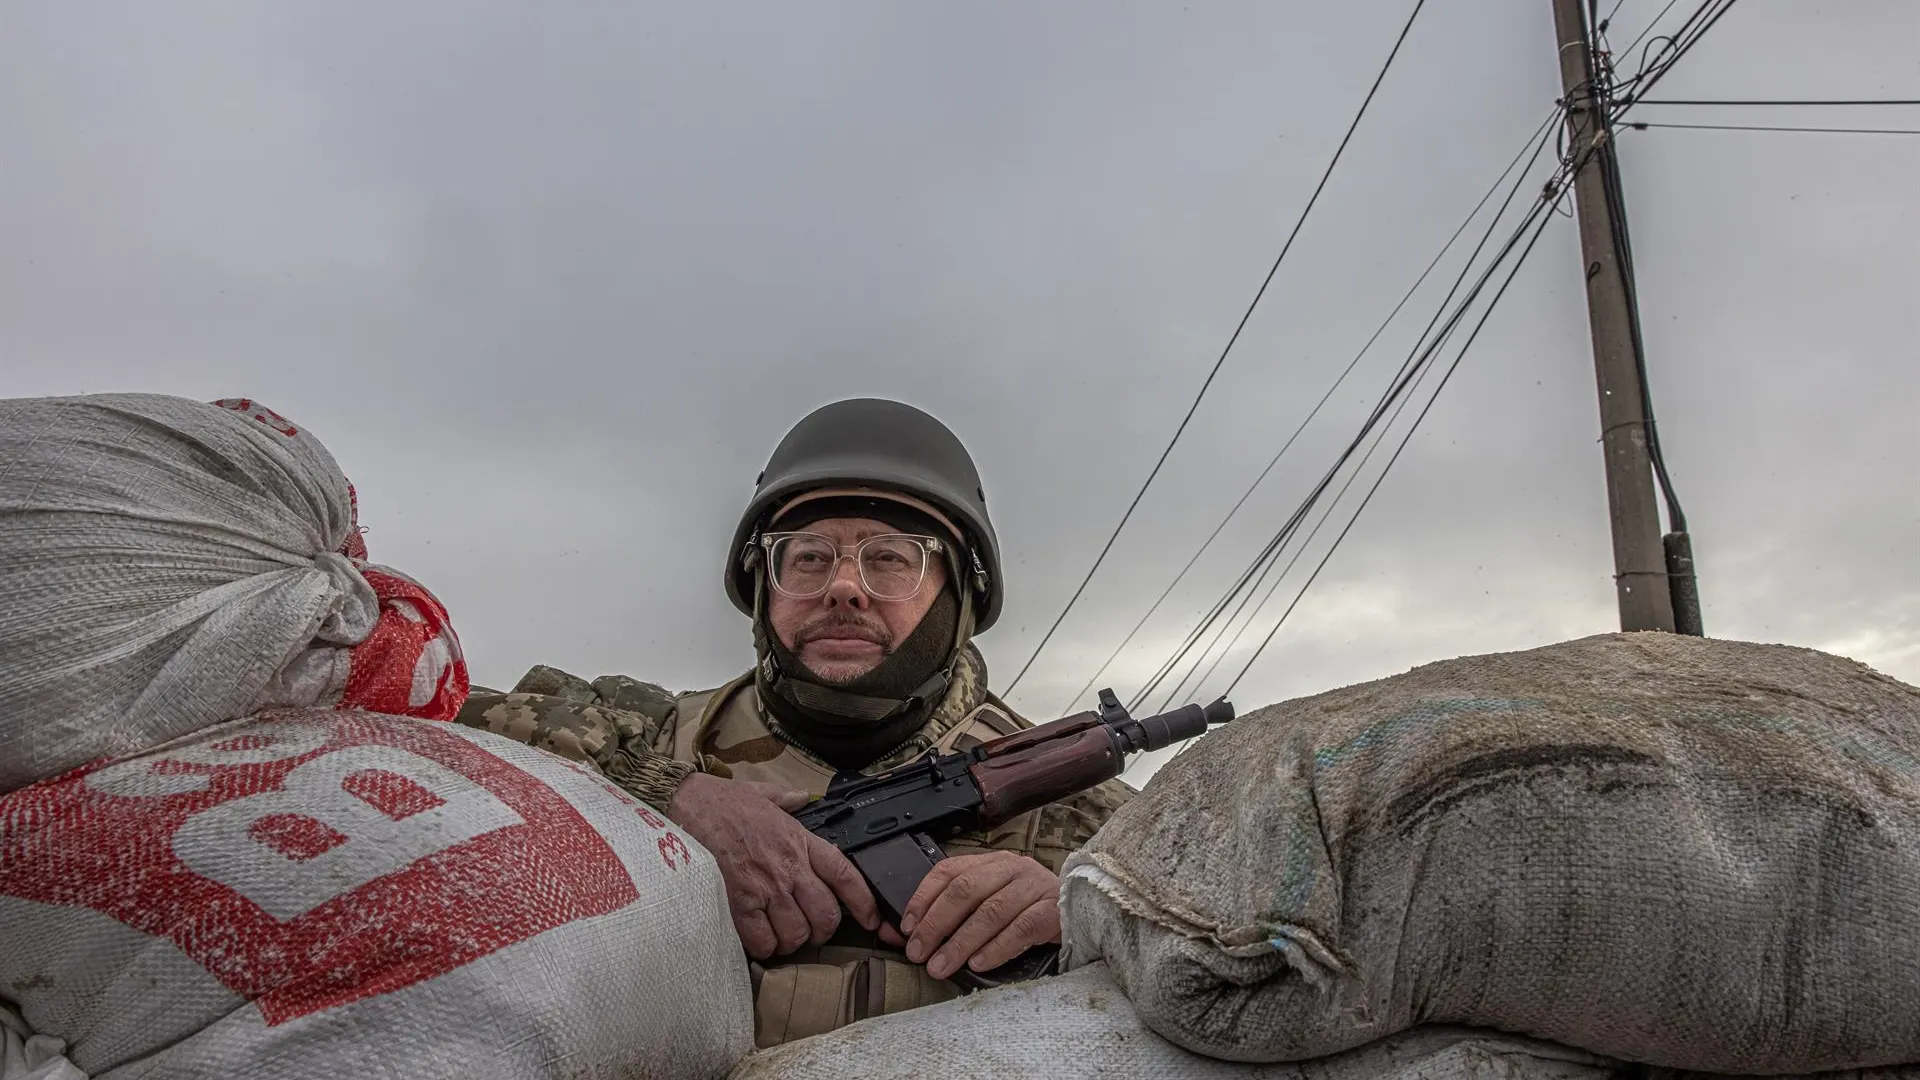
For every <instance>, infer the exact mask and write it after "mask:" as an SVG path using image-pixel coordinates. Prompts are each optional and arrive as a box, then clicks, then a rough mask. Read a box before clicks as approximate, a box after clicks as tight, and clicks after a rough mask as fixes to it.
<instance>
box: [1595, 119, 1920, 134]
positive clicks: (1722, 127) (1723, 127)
mask: <svg viewBox="0 0 1920 1080" xmlns="http://www.w3.org/2000/svg"><path fill="white" fill-rule="evenodd" d="M1626 126H1628V127H1630V128H1632V129H1633V130H1635V131H1645V130H1647V129H1648V128H1677V129H1685V130H1689V131H1791V132H1804V133H1809V134H1822V135H1920V128H1830V127H1784V126H1780V125H1777V124H1655V123H1649V122H1646V121H1640V120H1629V121H1627V125H1626Z"/></svg>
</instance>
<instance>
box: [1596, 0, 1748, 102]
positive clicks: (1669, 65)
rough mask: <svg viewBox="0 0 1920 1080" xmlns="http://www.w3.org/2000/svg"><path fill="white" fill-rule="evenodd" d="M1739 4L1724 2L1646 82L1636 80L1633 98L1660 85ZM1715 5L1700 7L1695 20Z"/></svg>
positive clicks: (1724, 0) (1689, 20) (1733, 0)
mask: <svg viewBox="0 0 1920 1080" xmlns="http://www.w3.org/2000/svg"><path fill="white" fill-rule="evenodd" d="M1738 2H1739V0H1722V2H1721V3H1720V7H1719V8H1718V10H1715V11H1714V12H1713V13H1712V15H1711V16H1708V17H1707V18H1706V19H1705V21H1704V22H1702V23H1701V24H1700V26H1699V27H1698V28H1697V29H1695V30H1694V31H1693V33H1692V36H1691V37H1688V38H1686V40H1685V41H1682V42H1680V43H1679V44H1678V45H1676V46H1675V48H1674V52H1673V55H1672V56H1671V57H1669V58H1668V59H1667V60H1666V61H1665V62H1664V63H1662V64H1661V65H1660V66H1659V67H1658V68H1657V69H1655V70H1654V71H1652V72H1650V73H1648V74H1647V76H1646V78H1645V81H1644V82H1640V81H1638V80H1637V79H1636V85H1634V86H1633V87H1632V90H1633V96H1634V97H1639V96H1640V95H1642V94H1645V93H1646V92H1647V91H1649V90H1652V89H1653V88H1654V87H1655V86H1656V85H1658V84H1659V82H1660V80H1661V79H1664V78H1666V77H1667V73H1668V72H1670V71H1672V70H1673V66H1674V65H1675V64H1677V63H1679V62H1680V61H1681V60H1682V59H1684V58H1685V57H1686V55H1687V54H1688V53H1689V52H1692V51H1693V47H1694V46H1695V45H1698V44H1699V43H1700V39H1701V38H1703V37H1706V36H1707V32H1708V31H1710V30H1712V29H1713V27H1714V25H1715V24H1716V23H1718V22H1719V21H1720V20H1721V19H1723V18H1725V17H1726V14H1727V12H1729V11H1732V10H1733V5H1734V4H1736V3H1738ZM1713 4H1714V0H1708V2H1707V3H1704V4H1702V5H1700V10H1699V11H1696V12H1695V13H1694V18H1699V17H1700V16H1701V15H1702V14H1703V13H1704V12H1706V11H1707V10H1708V9H1709V8H1712V7H1713ZM1693 21H1694V19H1693V18H1689V19H1688V20H1687V23H1686V24H1685V25H1683V26H1682V27H1681V33H1683V34H1684V33H1686V27H1687V26H1689V25H1691V24H1692V23H1693ZM1631 105H1632V102H1631V101H1628V102H1627V103H1625V106H1623V109H1624V108H1625V107H1630V106H1631Z"/></svg>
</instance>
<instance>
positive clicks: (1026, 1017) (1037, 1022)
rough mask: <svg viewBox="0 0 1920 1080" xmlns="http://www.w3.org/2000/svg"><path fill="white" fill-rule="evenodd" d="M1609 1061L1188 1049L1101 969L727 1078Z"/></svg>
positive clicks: (1277, 1071) (1445, 1076)
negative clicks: (1284, 1057) (1277, 1060)
mask: <svg viewBox="0 0 1920 1080" xmlns="http://www.w3.org/2000/svg"><path fill="white" fill-rule="evenodd" d="M1612 1075H1613V1074H1612V1072H1611V1070H1610V1069H1609V1068H1608V1063H1606V1062H1604V1061H1602V1060H1600V1059H1598V1058H1596V1057H1594V1056H1592V1055H1590V1054H1584V1053H1581V1052H1579V1051H1577V1050H1567V1049H1564V1048H1561V1047H1555V1046H1549V1045H1546V1044H1543V1043H1535V1042H1530V1041H1528V1040H1525V1039H1517V1038H1510V1037H1507V1036H1503V1035H1499V1034H1497V1033H1494V1032H1485V1031H1469V1030H1465V1029H1458V1028H1433V1029H1422V1030H1420V1031H1416V1032H1409V1033H1406V1034H1403V1035H1399V1036H1396V1037H1393V1038H1390V1039H1386V1040H1383V1041H1381V1042H1379V1043H1377V1044H1375V1045H1372V1046H1368V1047H1364V1048H1362V1049H1359V1050H1354V1051H1349V1052H1348V1053H1345V1054H1339V1055H1335V1056H1333V1057H1330V1058H1327V1059H1325V1060H1321V1061H1314V1062H1305V1063H1301V1064H1298V1065H1246V1064H1241V1063H1237V1062H1227V1061H1215V1060H1212V1059H1209V1058H1204V1057H1201V1056H1199V1055H1197V1054H1193V1053H1189V1052H1187V1051H1185V1050H1182V1049H1180V1048H1179V1047H1177V1046H1174V1045H1173V1044H1172V1043H1169V1042H1167V1041H1166V1040H1164V1039H1162V1038H1160V1037H1159V1036H1157V1035H1155V1034H1154V1033H1153V1032H1151V1031H1149V1030H1147V1028H1146V1027H1145V1026H1144V1025H1143V1024H1141V1022H1140V1018H1139V1017H1138V1016H1137V1015H1135V1013H1134V1010H1133V1007H1132V1006H1131V1005H1130V1004H1129V1003H1128V1001H1127V998H1126V996H1125V995H1124V994H1122V993H1121V992H1120V987H1119V986H1118V984H1116V983H1115V982H1114V980H1113V976H1112V974H1111V973H1110V972H1109V971H1108V970H1107V968H1106V965H1104V964H1092V965H1089V966H1086V967H1082V968H1080V969H1079V970H1077V971H1074V972H1072V973H1071V974H1067V975H1063V976H1060V977H1059V978H1054V979H1041V980H1039V981H1036V982H1031V983H1023V984H1020V985H1017V986H1010V987H1005V988H1002V989H999V990H989V991H985V992H982V993H979V994H975V995H972V996H970V997H966V998H961V999H959V1000H957V1001H950V1002H946V1003H943V1004H940V1005H933V1006H929V1007H927V1008H924V1009H914V1010H911V1011H909V1012H904V1013H895V1014H893V1015H890V1016H883V1017H878V1018H875V1019H872V1020H864V1021H861V1022H860V1023H857V1024H852V1025H849V1026H847V1027H844V1028H840V1029H838V1030H835V1031H831V1032H828V1033H826V1034H824V1035H816V1036H814V1037H812V1038H810V1039H802V1040H800V1041H798V1042H793V1043H788V1044H787V1045H785V1046H779V1047H774V1048H772V1049H768V1050H762V1051H759V1052H758V1053H755V1054H753V1055H752V1056H751V1057H748V1058H747V1059H746V1060H745V1061H743V1062H741V1063H740V1067H739V1068H738V1069H736V1070H734V1073H733V1076H732V1077H731V1078H730V1080H960V1078H972V1077H995V1078H1001V1077H1005V1078H1008V1080H1608V1078H1609V1077H1611V1076H1612Z"/></svg>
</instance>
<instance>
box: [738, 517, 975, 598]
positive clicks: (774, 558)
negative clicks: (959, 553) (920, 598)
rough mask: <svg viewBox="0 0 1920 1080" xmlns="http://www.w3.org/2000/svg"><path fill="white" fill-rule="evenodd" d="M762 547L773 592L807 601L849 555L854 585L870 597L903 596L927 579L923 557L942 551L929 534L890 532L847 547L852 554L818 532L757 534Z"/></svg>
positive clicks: (824, 587)
mask: <svg viewBox="0 0 1920 1080" xmlns="http://www.w3.org/2000/svg"><path fill="white" fill-rule="evenodd" d="M760 544H761V546H762V547H764V548H765V549H766V551H767V580H768V581H769V582H771V583H772V585H773V588H774V591H776V592H778V593H780V595H782V596H786V597H789V598H791V599H794V600H811V599H813V598H814V597H816V596H819V595H820V594H822V593H824V592H826V591H827V587H828V586H829V585H832V584H833V578H834V575H835V574H837V573H839V571H840V560H842V559H848V558H850V559H852V560H853V563H854V566H855V567H856V568H858V569H859V571H860V587H861V588H863V589H865V590H866V591H867V595H869V596H871V597H873V598H874V599H875V600H905V599H908V598H909V597H911V596H913V595H915V594H916V593H918V592H919V591H920V586H921V584H922V583H923V582H925V581H926V580H927V557H928V556H929V555H933V554H937V553H939V552H941V551H944V550H946V545H944V544H942V543H941V542H940V541H939V540H937V539H935V538H934V537H931V536H910V535H907V534H904V533H892V534H888V535H885V536H870V537H868V538H866V539H865V540H862V541H860V542H859V543H858V544H855V545H854V546H853V549H852V551H853V554H851V555H846V554H842V552H843V551H845V550H846V549H844V548H842V547H840V546H839V545H838V544H835V543H834V542H833V540H832V539H830V538H828V537H825V536H821V535H820V534H819V533H809V532H782V533H767V534H765V535H763V536H761V537H760Z"/></svg>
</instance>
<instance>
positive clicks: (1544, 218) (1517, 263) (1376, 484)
mask: <svg viewBox="0 0 1920 1080" xmlns="http://www.w3.org/2000/svg"><path fill="white" fill-rule="evenodd" d="M1548 205H1549V206H1550V205H1551V204H1548ZM1539 217H1540V220H1539V224H1538V225H1536V226H1535V227H1534V230H1533V236H1532V238H1531V239H1529V240H1528V241H1527V246H1526V247H1525V248H1524V249H1522V250H1521V252H1520V257H1519V258H1518V259H1516V260H1514V264H1513V269H1512V270H1509V271H1508V272H1507V279H1506V280H1505V281H1503V282H1501V283H1500V289H1499V291H1498V292H1495V293H1494V294H1493V299H1491V300H1489V301H1487V306H1486V309H1485V310H1483V311H1482V312H1481V313H1480V321H1479V322H1478V323H1476V324H1475V325H1474V328H1473V333H1471V334H1469V335H1468V336H1467V340H1466V342H1465V343H1464V344H1462V345H1461V346H1460V351H1459V352H1458V353H1456V354H1455V355H1454V358H1453V363H1452V364H1449V365H1448V366H1447V372H1446V374H1445V375H1442V376H1441V377H1440V384H1439V385H1438V386H1436V387H1434V389H1433V395H1432V396H1431V397H1429V398H1428V399H1427V404H1426V405H1425V407H1423V408H1422V409H1421V410H1420V415H1418V416H1416V417H1414V418H1413V424H1412V425H1411V426H1409V427H1408V428H1407V433H1406V434H1405V435H1404V436H1402V437H1401V439H1400V445H1399V446H1398V447H1396V448H1395V449H1394V451H1393V456H1392V457H1391V458H1388V459H1387V464H1386V466H1385V467H1384V468H1382V469H1381V470H1380V475H1379V476H1377V477H1375V478H1374V481H1373V486H1372V487H1371V488H1368V489H1367V494H1366V497H1365V498H1363V499H1361V500H1360V505H1359V506H1358V507H1356V508H1355V509H1354V511H1353V516H1352V517H1351V518H1348V519H1347V526H1346V528H1344V529H1342V530H1340V535H1339V536H1336V537H1334V538H1333V544H1332V545H1331V546H1329V547H1328V548H1327V553H1326V554H1325V555H1322V556H1321V557H1320V564H1319V565H1318V566H1316V567H1314V568H1313V573H1312V574H1311V575H1309V576H1308V577H1307V581H1306V584H1304V585H1302V586H1300V591H1299V592H1298V593H1296V594H1295V595H1294V598H1293V603H1291V604H1289V605H1287V610H1286V611H1285V612H1282V613H1281V615H1280V619H1279V621H1278V622H1275V623H1274V624H1273V629H1271V630H1269V631H1267V636H1266V637H1265V638H1264V639H1262V640H1261V642H1260V644H1259V645H1258V646H1256V647H1255V648H1254V650H1253V655H1252V656H1249V657H1248V658H1247V662H1246V664H1244V665H1243V666H1242V667H1241V668H1240V673H1239V674H1237V675H1235V676H1234V677H1233V681H1232V682H1231V683H1228V684H1227V688H1226V690H1225V691H1223V692H1222V696H1225V695H1228V694H1232V693H1233V692H1234V690H1235V689H1236V688H1238V687H1239V685H1240V680H1242V679H1244V678H1246V677H1247V672H1248V671H1250V670H1252V669H1253V665H1254V662H1255V661H1257V660H1259V659H1260V654H1261V653H1263V652H1265V651H1266V648H1267V646H1268V645H1269V644H1270V643H1271V642H1272V641H1273V639H1274V635H1276V634H1278V633H1279V632H1280V628H1281V627H1282V626H1284V625H1285V624H1286V621H1287V616H1289V615H1292V614H1293V610H1294V608H1295V607H1297V606H1298V605H1299V603H1300V598H1301V597H1303V596H1305V595H1306V594H1307V590H1308V589H1310V588H1312V587H1313V583H1314V581H1315V580H1316V579H1317V578H1319V576H1320V571H1322V570H1325V569H1326V568H1327V563H1328V562H1329V561H1330V560H1331V559H1332V558H1333V553H1334V552H1336V551H1338V550H1340V543H1341V541H1343V540H1345V539H1346V538H1347V534H1348V533H1349V532H1351V531H1353V526H1354V523H1355V522H1357V521H1359V520H1360V515H1361V514H1362V513H1364V512H1365V511H1366V509H1367V504H1368V503H1370V502H1372V501H1373V496H1374V495H1375V494H1376V493H1377V492H1379V490H1380V485H1381V484H1382V483H1384V482H1385V481H1386V479H1387V474H1388V473H1390V472H1392V471H1393V466H1394V463H1395V462H1397V461H1399V460H1400V454H1401V452H1402V451H1404V450H1406V448H1407V444H1408V443H1409V442H1411V441H1412V440H1413V434H1414V432H1416V431H1418V430H1420V423H1421V421H1423V420H1425V419H1426V418H1427V413H1428V412H1429V411H1430V410H1432V408H1433V404H1434V402H1436V401H1439V400H1440V393H1441V391H1443V390H1445V389H1446V388H1447V382H1448V380H1450V379H1452V378H1453V373H1454V372H1455V371H1456V370H1458V369H1459V367H1460V361H1462V360H1464V359H1466V356H1467V350H1469V349H1471V348H1473V342H1474V339H1476V338H1478V337H1479V336H1480V331H1481V329H1483V328H1484V327H1485V326H1486V325H1487V320H1488V319H1489V318H1491V317H1492V316H1493V311H1494V308H1496V307H1498V306H1499V304H1500V298H1501V297H1503V296H1505V295H1506V293H1507V286H1509V285H1512V284H1513V279H1514V277H1515V276H1516V275H1518V274H1519V273H1520V268H1521V267H1522V266H1525V265H1526V262H1527V256H1529V255H1531V254H1533V248H1534V245H1535V244H1537V243H1539V242H1540V237H1541V235H1542V234H1543V233H1545V232H1546V229H1547V226H1548V225H1550V224H1552V223H1553V214H1552V213H1551V212H1548V213H1545V214H1541V215H1540V216H1539ZM1523 228H1524V226H1523Z"/></svg>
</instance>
